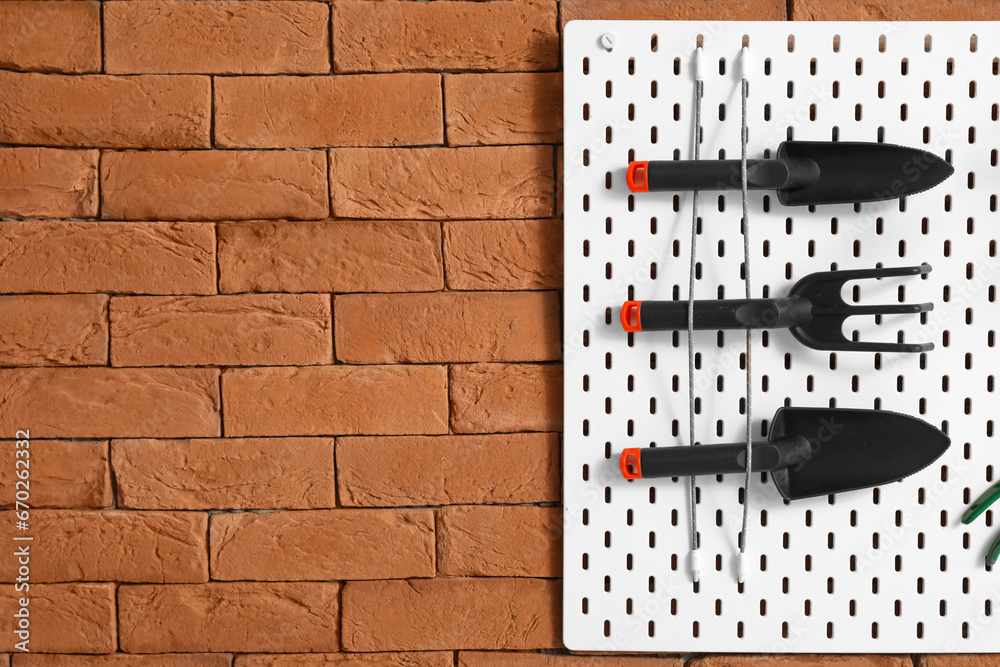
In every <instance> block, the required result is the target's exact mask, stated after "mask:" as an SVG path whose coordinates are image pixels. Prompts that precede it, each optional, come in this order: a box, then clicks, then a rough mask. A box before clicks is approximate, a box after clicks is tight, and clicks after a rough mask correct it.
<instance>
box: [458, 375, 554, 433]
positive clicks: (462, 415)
mask: <svg viewBox="0 0 1000 667" xmlns="http://www.w3.org/2000/svg"><path fill="white" fill-rule="evenodd" d="M450 382H451V409H452V412H451V423H452V427H453V428H454V429H455V431H456V432H458V433H504V432H511V431H561V430H562V366H555V365H539V364H510V365H508V364H472V365H469V366H453V367H452V369H451V380H450Z"/></svg>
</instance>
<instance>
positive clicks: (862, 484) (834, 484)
mask: <svg viewBox="0 0 1000 667" xmlns="http://www.w3.org/2000/svg"><path fill="white" fill-rule="evenodd" d="M950 444H951V440H950V439H949V438H948V436H947V435H945V434H944V433H942V432H941V431H939V430H938V429H936V428H934V427H933V426H931V425H930V424H928V423H927V422H925V421H922V420H920V419H917V418H915V417H910V416H908V415H902V414H899V413H896V412H885V411H882V410H850V409H843V408H780V409H779V410H778V411H777V412H776V413H774V420H773V421H772V422H771V432H770V434H769V435H768V438H767V442H762V443H755V444H754V445H753V459H752V467H753V471H754V472H769V473H771V479H773V480H774V485H775V486H777V487H778V491H779V492H780V493H781V495H782V497H784V498H785V500H796V499H798V498H810V497H812V496H825V495H829V494H831V493H841V492H843V491H853V490H855V489H866V488H868V487H872V486H879V485H880V484H888V483H890V482H896V481H899V480H901V479H903V478H904V477H908V476H909V475H912V474H913V473H915V472H919V471H920V470H922V469H923V468H925V467H927V466H929V465H930V464H931V463H933V462H934V461H935V460H936V459H937V458H938V457H939V456H941V455H942V454H944V453H945V451H946V450H947V449H948V445H950ZM619 464H620V466H621V471H622V475H624V477H625V479H640V478H643V479H648V478H651V477H689V476H694V475H722V474H726V473H743V472H744V471H745V466H746V444H745V443H739V444H732V445H696V446H694V447H689V446H681V447H644V448H641V449H640V448H631V449H626V450H624V451H623V452H622V454H621V458H620V460H619Z"/></svg>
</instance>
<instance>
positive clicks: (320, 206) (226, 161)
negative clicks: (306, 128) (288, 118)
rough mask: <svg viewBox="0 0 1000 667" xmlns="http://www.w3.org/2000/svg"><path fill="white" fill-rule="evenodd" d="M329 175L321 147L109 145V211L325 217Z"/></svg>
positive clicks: (104, 211)
mask: <svg viewBox="0 0 1000 667" xmlns="http://www.w3.org/2000/svg"><path fill="white" fill-rule="evenodd" d="M275 4H279V3H275ZM280 4H284V3H280ZM326 179H327V175H326V159H325V155H324V154H323V153H322V152H321V151H124V152H106V153H105V154H104V156H103V158H102V160H101V197H102V199H101V215H102V217H104V218H107V219H112V220H114V219H125V220H144V219H150V220H173V219H177V220H218V219H227V218H228V219H234V220H243V219H247V218H324V217H326V216H327V215H328V213H329V202H328V201H327V183H326Z"/></svg>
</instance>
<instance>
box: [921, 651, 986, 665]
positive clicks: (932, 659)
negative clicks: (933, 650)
mask: <svg viewBox="0 0 1000 667" xmlns="http://www.w3.org/2000/svg"><path fill="white" fill-rule="evenodd" d="M996 662H997V656H996V654H993V653H983V654H966V655H954V654H948V655H922V656H920V657H919V658H918V659H917V663H916V664H917V667H993V666H994V665H995V664H996Z"/></svg>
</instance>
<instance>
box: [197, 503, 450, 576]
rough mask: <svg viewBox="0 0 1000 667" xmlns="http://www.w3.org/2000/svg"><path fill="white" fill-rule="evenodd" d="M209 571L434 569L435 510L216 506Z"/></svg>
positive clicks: (392, 572)
mask: <svg viewBox="0 0 1000 667" xmlns="http://www.w3.org/2000/svg"><path fill="white" fill-rule="evenodd" d="M210 546H211V558H212V561H211V562H212V578H213V579H222V580H233V579H236V580H252V581H299V580H331V579H403V578H406V577H433V576H434V512H433V511H432V510H414V509H402V510H391V509H386V510H360V509H336V510H306V511H295V512H272V513H269V514H251V513H240V514H215V515H213V516H212V525H211V538H210Z"/></svg>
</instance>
